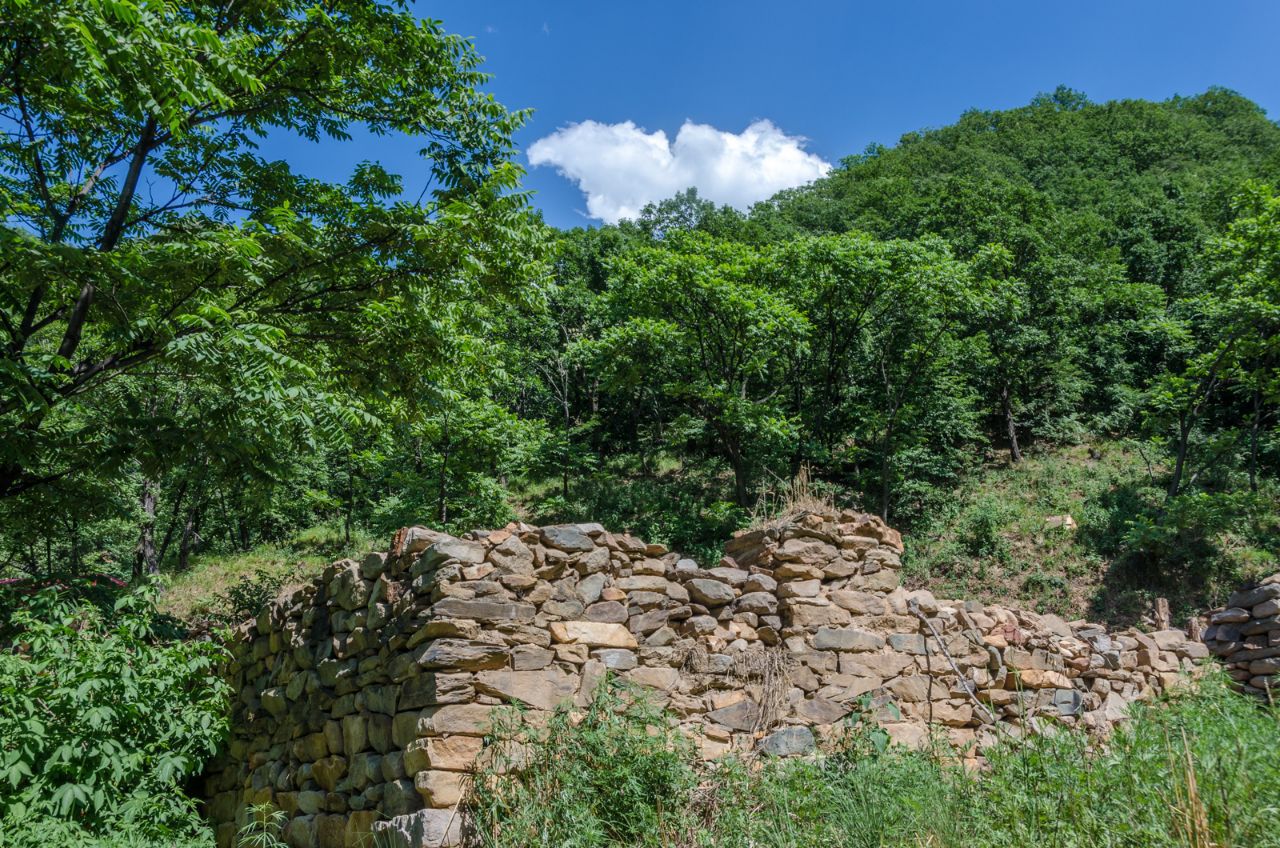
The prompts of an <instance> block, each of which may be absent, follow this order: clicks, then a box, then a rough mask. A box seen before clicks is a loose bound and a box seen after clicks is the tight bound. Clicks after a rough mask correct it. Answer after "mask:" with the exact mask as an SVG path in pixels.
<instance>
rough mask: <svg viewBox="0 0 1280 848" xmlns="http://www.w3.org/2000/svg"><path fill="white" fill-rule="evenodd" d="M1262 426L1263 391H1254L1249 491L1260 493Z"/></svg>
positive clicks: (1250, 435) (1250, 430)
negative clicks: (1259, 458) (1259, 441)
mask: <svg viewBox="0 0 1280 848" xmlns="http://www.w3.org/2000/svg"><path fill="white" fill-rule="evenodd" d="M1261 426H1262V390H1261V389H1254V390H1253V422H1252V423H1251V424H1250V426H1249V491H1250V492H1253V493H1254V494H1257V492H1258V431H1259V430H1260V429H1261Z"/></svg>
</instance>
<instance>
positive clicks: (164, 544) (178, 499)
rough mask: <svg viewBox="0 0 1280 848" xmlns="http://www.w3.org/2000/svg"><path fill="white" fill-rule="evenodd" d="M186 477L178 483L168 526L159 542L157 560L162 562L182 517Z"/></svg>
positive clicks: (185, 493)
mask: <svg viewBox="0 0 1280 848" xmlns="http://www.w3.org/2000/svg"><path fill="white" fill-rule="evenodd" d="M187 482H188V481H187V478H186V477H184V478H183V479H182V482H181V483H179V484H178V493H177V494H176V495H174V498H173V506H172V507H170V513H169V526H168V528H166V529H165V531H164V540H163V541H161V542H160V553H159V555H158V556H157V558H156V559H157V561H158V562H164V558H165V556H166V555H168V553H169V545H170V544H171V543H172V542H173V534H174V532H175V531H177V529H178V521H179V520H180V519H181V517H182V501H183V499H184V498H185V497H186V496H187Z"/></svg>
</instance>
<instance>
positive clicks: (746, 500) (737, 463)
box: [729, 451, 751, 509]
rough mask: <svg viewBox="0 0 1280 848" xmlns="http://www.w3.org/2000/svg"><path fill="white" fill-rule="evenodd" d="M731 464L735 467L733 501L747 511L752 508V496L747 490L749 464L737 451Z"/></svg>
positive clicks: (731, 457) (730, 461)
mask: <svg viewBox="0 0 1280 848" xmlns="http://www.w3.org/2000/svg"><path fill="white" fill-rule="evenodd" d="M729 463H730V465H732V466H733V499H734V501H736V502H737V504H738V506H740V507H743V508H744V509H746V508H748V507H750V506H751V503H750V498H751V495H750V492H749V491H748V490H747V463H746V461H745V460H744V459H743V458H742V454H741V453H739V452H737V451H734V452H733V453H732V454H731V455H730V458H729Z"/></svg>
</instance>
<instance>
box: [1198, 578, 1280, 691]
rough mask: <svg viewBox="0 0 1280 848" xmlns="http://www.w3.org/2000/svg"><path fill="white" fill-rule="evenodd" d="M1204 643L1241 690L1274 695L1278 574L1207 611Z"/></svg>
mask: <svg viewBox="0 0 1280 848" xmlns="http://www.w3.org/2000/svg"><path fill="white" fill-rule="evenodd" d="M1204 643H1205V645H1206V646H1207V648H1208V650H1209V652H1210V653H1211V654H1213V655H1214V656H1215V657H1218V658H1219V659H1221V660H1222V662H1223V663H1224V664H1226V667H1227V674H1228V675H1230V677H1231V679H1232V680H1234V681H1236V683H1237V685H1238V686H1239V688H1240V689H1241V690H1242V691H1244V692H1248V693H1249V694H1251V695H1257V696H1259V697H1263V698H1267V697H1274V696H1275V692H1276V690H1277V689H1278V688H1280V573H1277V574H1273V575H1271V576H1270V577H1268V578H1266V579H1265V580H1263V581H1262V582H1260V583H1259V584H1258V585H1257V586H1253V587H1251V588H1248V589H1241V590H1240V591H1239V592H1236V593H1235V594H1234V595H1232V596H1231V597H1230V598H1228V599H1227V605H1226V606H1225V607H1223V608H1222V609H1219V610H1214V611H1213V612H1211V613H1209V626H1208V627H1207V628H1206V629H1205V631H1204Z"/></svg>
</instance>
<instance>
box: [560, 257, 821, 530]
mask: <svg viewBox="0 0 1280 848" xmlns="http://www.w3.org/2000/svg"><path fill="white" fill-rule="evenodd" d="M664 243H665V244H664V246H661V247H649V248H642V249H638V250H636V251H634V252H632V253H629V254H625V255H623V256H622V257H620V258H619V259H618V260H617V261H616V263H615V264H614V266H613V275H612V277H611V279H610V287H609V291H608V293H607V295H606V302H605V308H606V309H607V310H608V314H609V315H610V316H611V317H612V319H613V320H612V321H611V322H610V325H609V327H608V329H606V330H605V331H604V332H603V333H602V334H601V336H600V338H599V339H594V340H591V341H589V342H584V343H582V344H583V347H584V355H587V356H590V357H591V358H592V359H593V361H594V363H595V368H596V369H597V373H599V374H600V375H601V377H602V381H603V383H604V387H605V390H606V391H608V392H610V393H611V394H612V395H613V396H614V397H615V398H617V397H619V396H621V397H628V396H630V397H632V398H634V397H635V396H636V395H637V394H638V393H643V392H645V391H647V390H652V391H654V392H656V393H657V394H658V395H659V396H660V397H661V398H662V399H664V400H665V401H667V402H668V403H669V404H670V405H671V408H672V409H673V410H675V411H677V412H679V413H683V414H685V415H687V416H690V417H691V419H692V420H693V421H695V422H697V424H698V425H699V426H700V427H701V428H702V429H703V431H704V432H705V434H706V438H707V440H708V442H709V444H710V445H711V446H712V450H713V452H714V453H716V454H718V455H720V456H721V457H723V458H724V459H725V461H727V462H728V464H729V467H730V468H731V469H732V471H733V481H734V482H733V492H734V500H735V502H736V503H737V504H738V505H739V506H747V505H749V500H750V490H751V484H752V481H753V480H754V479H755V476H756V474H757V473H758V472H759V470H760V469H761V468H762V467H763V466H764V465H766V464H767V463H768V462H769V460H770V459H771V458H773V457H776V456H778V455H782V456H785V455H787V453H788V448H789V447H790V445H791V444H792V443H793V442H794V440H795V438H796V435H797V433H796V429H795V422H794V421H793V420H792V418H791V416H790V415H789V414H788V412H787V410H786V408H785V406H784V404H783V402H782V401H783V399H784V398H785V390H786V386H787V383H788V380H789V379H790V377H789V373H788V370H787V369H788V368H789V367H790V365H791V364H792V363H794V362H795V361H797V360H798V359H800V357H801V353H802V351H803V349H804V346H805V342H806V337H807V335H808V332H809V326H808V322H807V321H806V320H805V318H804V316H803V315H802V314H801V313H800V312H799V311H797V310H796V309H795V308H794V307H793V306H792V305H791V304H789V303H787V302H786V300H785V299H783V298H781V297H779V296H777V295H776V294H774V293H772V292H770V291H768V290H767V289H766V288H765V287H764V285H763V283H764V282H765V280H764V276H763V274H764V267H763V263H762V261H761V259H760V257H759V255H758V254H757V253H756V252H755V251H754V250H753V249H751V248H750V247H747V246H745V245H741V244H736V243H733V242H724V241H716V240H714V239H712V238H710V237H707V236H704V235H700V234H692V235H681V236H668V237H667V239H664Z"/></svg>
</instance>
